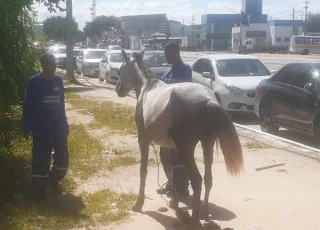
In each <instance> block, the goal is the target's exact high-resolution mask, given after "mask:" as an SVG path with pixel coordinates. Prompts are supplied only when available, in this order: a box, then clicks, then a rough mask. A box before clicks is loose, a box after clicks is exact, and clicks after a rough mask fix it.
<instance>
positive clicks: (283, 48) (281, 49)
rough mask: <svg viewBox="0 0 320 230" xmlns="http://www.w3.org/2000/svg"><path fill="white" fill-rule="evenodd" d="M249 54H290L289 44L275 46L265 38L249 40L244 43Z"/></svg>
mask: <svg viewBox="0 0 320 230" xmlns="http://www.w3.org/2000/svg"><path fill="white" fill-rule="evenodd" d="M243 45H244V46H246V49H247V52H248V53H253V52H269V53H288V50H289V43H288V44H284V45H273V44H272V42H271V41H267V40H266V39H265V38H249V39H246V40H245V41H244V42H243Z"/></svg>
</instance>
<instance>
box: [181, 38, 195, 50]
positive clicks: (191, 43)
mask: <svg viewBox="0 0 320 230" xmlns="http://www.w3.org/2000/svg"><path fill="white" fill-rule="evenodd" d="M198 40H199V39H198V38H197V37H182V41H181V50H184V51H195V50H196V49H197V48H198Z"/></svg>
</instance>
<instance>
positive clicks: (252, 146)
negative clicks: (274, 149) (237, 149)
mask: <svg viewBox="0 0 320 230" xmlns="http://www.w3.org/2000/svg"><path fill="white" fill-rule="evenodd" d="M244 147H246V148H248V149H253V150H258V149H268V148H269V146H268V145H264V144H260V143H258V142H248V143H246V144H245V145H244Z"/></svg>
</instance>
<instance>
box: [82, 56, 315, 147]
mask: <svg viewBox="0 0 320 230" xmlns="http://www.w3.org/2000/svg"><path fill="white" fill-rule="evenodd" d="M200 55H203V53H191V52H182V55H181V56H182V58H183V60H184V61H185V62H187V63H189V64H191V63H193V62H194V61H195V60H196V59H197V58H198V57H199V56H200ZM256 56H258V57H259V58H260V60H261V61H262V62H263V63H265V64H266V65H267V66H268V68H269V69H271V70H278V69H280V68H281V67H282V66H283V65H285V64H288V63H291V62H304V61H312V62H314V61H318V62H319V60H320V59H316V57H312V56H308V57H307V58H304V59H302V58H301V56H293V57H292V56H291V57H290V56H289V57H286V56H284V55H281V56H280V57H276V56H275V55H273V56H271V55H264V54H259V55H256ZM80 81H82V82H83V83H85V84H89V85H92V86H94V87H102V88H106V89H113V88H114V86H113V85H110V84H107V83H104V82H99V81H98V79H92V78H87V77H84V76H81V77H80ZM233 119H234V122H235V123H238V124H241V125H245V126H247V127H250V128H253V129H257V130H260V126H259V123H258V120H257V118H256V117H255V115H254V114H252V115H237V116H234V117H233ZM278 135H279V136H280V137H282V138H286V139H289V140H292V141H295V142H298V143H301V144H305V145H308V146H310V147H313V148H317V149H320V141H318V140H316V139H315V138H313V137H310V136H306V135H303V134H299V133H296V132H293V131H289V130H286V129H280V131H279V133H278Z"/></svg>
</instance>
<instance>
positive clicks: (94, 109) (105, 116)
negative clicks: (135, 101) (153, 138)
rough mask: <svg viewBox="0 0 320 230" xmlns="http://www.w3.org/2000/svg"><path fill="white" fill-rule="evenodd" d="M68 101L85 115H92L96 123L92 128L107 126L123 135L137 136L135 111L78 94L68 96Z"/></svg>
mask: <svg viewBox="0 0 320 230" xmlns="http://www.w3.org/2000/svg"><path fill="white" fill-rule="evenodd" d="M66 100H67V102H68V103H70V104H71V105H72V106H73V107H74V108H75V109H78V110H79V112H81V113H83V114H88V113H89V114H92V115H93V116H94V118H95V121H94V122H93V123H92V124H91V127H92V128H101V127H103V126H107V127H108V128H110V129H112V130H113V131H115V132H119V133H121V134H136V133H137V131H136V125H135V121H134V113H135V110H134V108H132V107H129V106H123V105H120V104H117V103H114V102H111V101H104V102H96V101H94V100H92V99H88V98H84V97H80V96H79V95H77V94H70V93H69V94H66Z"/></svg>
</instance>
